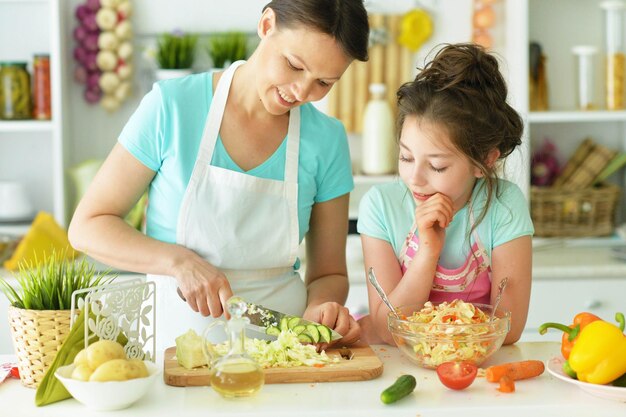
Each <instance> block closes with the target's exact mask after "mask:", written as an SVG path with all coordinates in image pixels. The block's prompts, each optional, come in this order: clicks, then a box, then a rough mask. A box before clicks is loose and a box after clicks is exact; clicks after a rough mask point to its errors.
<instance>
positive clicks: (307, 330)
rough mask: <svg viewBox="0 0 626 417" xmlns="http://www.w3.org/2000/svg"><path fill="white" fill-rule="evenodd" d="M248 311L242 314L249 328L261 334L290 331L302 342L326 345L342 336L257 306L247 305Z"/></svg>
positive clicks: (322, 327) (316, 325) (316, 324)
mask: <svg viewBox="0 0 626 417" xmlns="http://www.w3.org/2000/svg"><path fill="white" fill-rule="evenodd" d="M247 305H248V309H247V311H246V312H245V313H244V314H243V317H247V318H248V319H249V320H250V324H249V326H250V327H251V328H252V329H254V330H256V331H260V332H261V333H266V334H269V335H274V336H278V335H279V334H280V332H281V331H283V330H287V329H289V330H291V331H292V332H294V333H295V334H296V335H297V336H298V339H299V340H300V341H302V342H309V343H328V342H331V341H334V340H338V339H341V338H342V337H343V336H342V335H340V334H339V333H337V332H336V331H334V330H333V329H331V328H330V327H328V326H325V325H323V324H319V323H315V322H313V321H310V320H305V319H303V318H301V317H296V316H292V315H289V314H285V313H281V312H280V311H276V310H272V309H269V308H267V307H263V306H262V305H259V304H253V303H247Z"/></svg>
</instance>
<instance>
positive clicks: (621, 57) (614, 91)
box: [600, 0, 626, 110]
mask: <svg viewBox="0 0 626 417" xmlns="http://www.w3.org/2000/svg"><path fill="white" fill-rule="evenodd" d="M600 7H601V8H602V9H603V10H604V42H605V53H606V64H605V65H606V108H607V109H608V110H620V109H623V108H624V64H625V58H626V57H625V51H624V2H622V1H619V0H609V1H604V2H602V3H600Z"/></svg>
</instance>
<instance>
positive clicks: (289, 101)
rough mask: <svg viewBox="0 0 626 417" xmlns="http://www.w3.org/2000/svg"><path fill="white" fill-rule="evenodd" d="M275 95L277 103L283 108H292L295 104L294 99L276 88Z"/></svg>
mask: <svg viewBox="0 0 626 417" xmlns="http://www.w3.org/2000/svg"><path fill="white" fill-rule="evenodd" d="M276 94H277V96H278V102H279V103H280V104H281V105H283V106H285V107H292V106H293V105H294V104H295V103H296V99H295V97H292V96H290V95H288V94H287V93H285V92H284V91H282V90H281V89H280V88H278V87H276Z"/></svg>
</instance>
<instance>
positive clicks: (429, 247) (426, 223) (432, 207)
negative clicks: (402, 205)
mask: <svg viewBox="0 0 626 417" xmlns="http://www.w3.org/2000/svg"><path fill="white" fill-rule="evenodd" d="M453 215H454V209H453V205H452V200H451V199H450V198H449V197H448V196H446V195H444V194H441V193H436V194H434V195H433V196H432V197H430V198H429V199H428V200H426V201H424V202H423V203H421V204H419V205H418V206H417V208H416V209H415V219H416V220H417V230H418V237H419V246H420V250H425V251H428V252H432V253H433V254H436V255H437V256H439V254H440V253H441V250H442V249H443V245H444V243H445V238H446V231H445V229H446V227H448V225H449V224H450V222H451V221H452V217H453Z"/></svg>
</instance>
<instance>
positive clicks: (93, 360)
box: [86, 340, 126, 370]
mask: <svg viewBox="0 0 626 417" xmlns="http://www.w3.org/2000/svg"><path fill="white" fill-rule="evenodd" d="M86 351H87V352H86V354H87V364H88V365H89V367H90V368H91V369H94V370H97V369H98V367H100V365H102V364H103V363H105V362H107V361H110V360H113V359H126V353H124V348H123V347H122V345H120V344H119V343H117V342H115V341H113V340H99V341H97V342H95V343H93V344H91V345H89V346H88V347H87V349H86Z"/></svg>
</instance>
